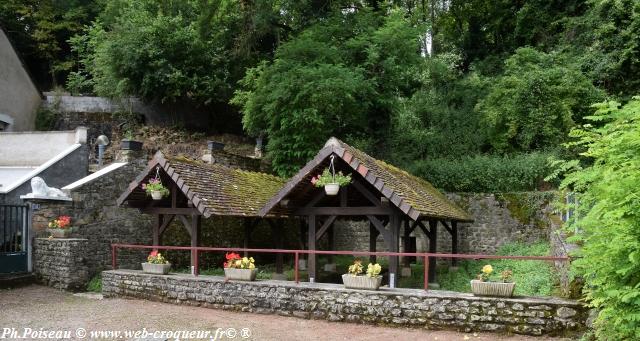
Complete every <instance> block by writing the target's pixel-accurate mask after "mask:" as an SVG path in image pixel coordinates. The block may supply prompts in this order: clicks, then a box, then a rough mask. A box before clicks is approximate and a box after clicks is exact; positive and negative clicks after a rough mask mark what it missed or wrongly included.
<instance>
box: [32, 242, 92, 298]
mask: <svg viewBox="0 0 640 341" xmlns="http://www.w3.org/2000/svg"><path fill="white" fill-rule="evenodd" d="M88 247H89V241H88V240H87V239H76V238H73V239H48V238H37V239H36V240H35V245H34V248H33V250H34V251H33V260H34V272H35V274H36V278H37V279H38V280H39V281H40V282H42V283H44V284H46V285H48V286H51V287H54V288H57V289H63V290H83V289H84V288H85V287H86V284H87V282H88V281H89V279H90V274H89V267H88V266H87V263H88V256H89V253H90V251H89V249H88Z"/></svg>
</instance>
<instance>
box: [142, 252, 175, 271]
mask: <svg viewBox="0 0 640 341" xmlns="http://www.w3.org/2000/svg"><path fill="white" fill-rule="evenodd" d="M170 269H171V263H169V261H168V260H167V259H166V258H164V257H163V256H162V254H161V253H160V252H158V250H153V251H151V252H150V253H149V256H148V257H147V262H146V263H142V271H144V272H146V273H149V274H156V275H166V274H168V273H169V270H170Z"/></svg>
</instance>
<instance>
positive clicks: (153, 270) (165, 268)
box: [142, 263, 171, 275]
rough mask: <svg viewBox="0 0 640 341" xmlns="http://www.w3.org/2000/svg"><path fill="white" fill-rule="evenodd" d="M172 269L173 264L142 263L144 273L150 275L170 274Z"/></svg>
mask: <svg viewBox="0 0 640 341" xmlns="http://www.w3.org/2000/svg"><path fill="white" fill-rule="evenodd" d="M170 269H171V263H167V264H153V263H142V271H144V272H146V273H148V274H156V275H166V274H168V273H169V270H170Z"/></svg>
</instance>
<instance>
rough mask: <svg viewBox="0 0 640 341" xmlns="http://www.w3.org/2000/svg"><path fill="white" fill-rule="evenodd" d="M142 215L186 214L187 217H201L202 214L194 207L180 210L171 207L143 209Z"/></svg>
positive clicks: (141, 210) (180, 208)
mask: <svg viewBox="0 0 640 341" xmlns="http://www.w3.org/2000/svg"><path fill="white" fill-rule="evenodd" d="M140 212H141V213H145V214H186V215H200V212H199V211H198V210H197V209H195V208H192V207H184V208H182V207H179V208H171V207H149V208H141V209H140Z"/></svg>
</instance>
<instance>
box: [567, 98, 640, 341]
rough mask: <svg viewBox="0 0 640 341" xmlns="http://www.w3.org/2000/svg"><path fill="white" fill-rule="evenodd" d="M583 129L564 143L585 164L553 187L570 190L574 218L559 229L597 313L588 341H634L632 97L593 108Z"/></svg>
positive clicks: (639, 157)
mask: <svg viewBox="0 0 640 341" xmlns="http://www.w3.org/2000/svg"><path fill="white" fill-rule="evenodd" d="M596 108H597V111H596V113H595V114H594V115H592V116H589V117H586V119H587V120H588V121H589V122H591V124H588V125H585V126H584V127H583V128H580V129H575V130H573V131H572V132H571V136H572V137H573V138H574V139H575V140H574V142H573V143H572V144H571V145H570V146H572V147H579V148H582V150H583V152H582V154H581V155H582V156H583V157H584V158H586V159H587V161H589V162H590V163H589V165H588V166H584V167H581V166H580V164H581V163H580V162H579V161H577V160H574V161H571V162H569V163H568V166H572V167H573V168H572V169H571V171H569V172H568V173H567V174H566V175H565V179H564V180H563V182H562V185H561V188H562V189H565V190H571V191H575V192H577V193H578V198H579V205H572V207H571V208H572V209H574V210H576V214H574V217H577V218H576V219H574V220H572V221H571V222H570V225H569V227H568V228H567V230H568V231H570V233H572V234H573V233H575V234H576V235H575V237H574V239H575V240H576V241H577V242H579V243H581V245H582V248H581V249H579V251H578V254H576V256H579V257H578V258H577V259H576V260H575V261H574V262H573V267H574V269H575V270H576V271H577V273H578V274H580V275H582V277H583V278H584V280H585V286H584V293H585V294H586V299H587V300H588V302H589V303H590V305H591V306H592V307H593V308H595V310H596V311H597V312H598V316H597V319H596V323H595V325H596V336H597V337H598V338H599V339H603V340H638V339H640V229H639V228H638V226H640V200H638V197H639V196H640V192H639V189H640V172H639V171H638V169H640V152H639V151H640V134H639V133H640V98H638V97H636V98H634V99H633V100H631V101H630V102H629V103H627V104H626V105H624V106H621V105H620V103H617V102H614V101H611V102H605V103H600V104H598V105H597V106H596Z"/></svg>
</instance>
